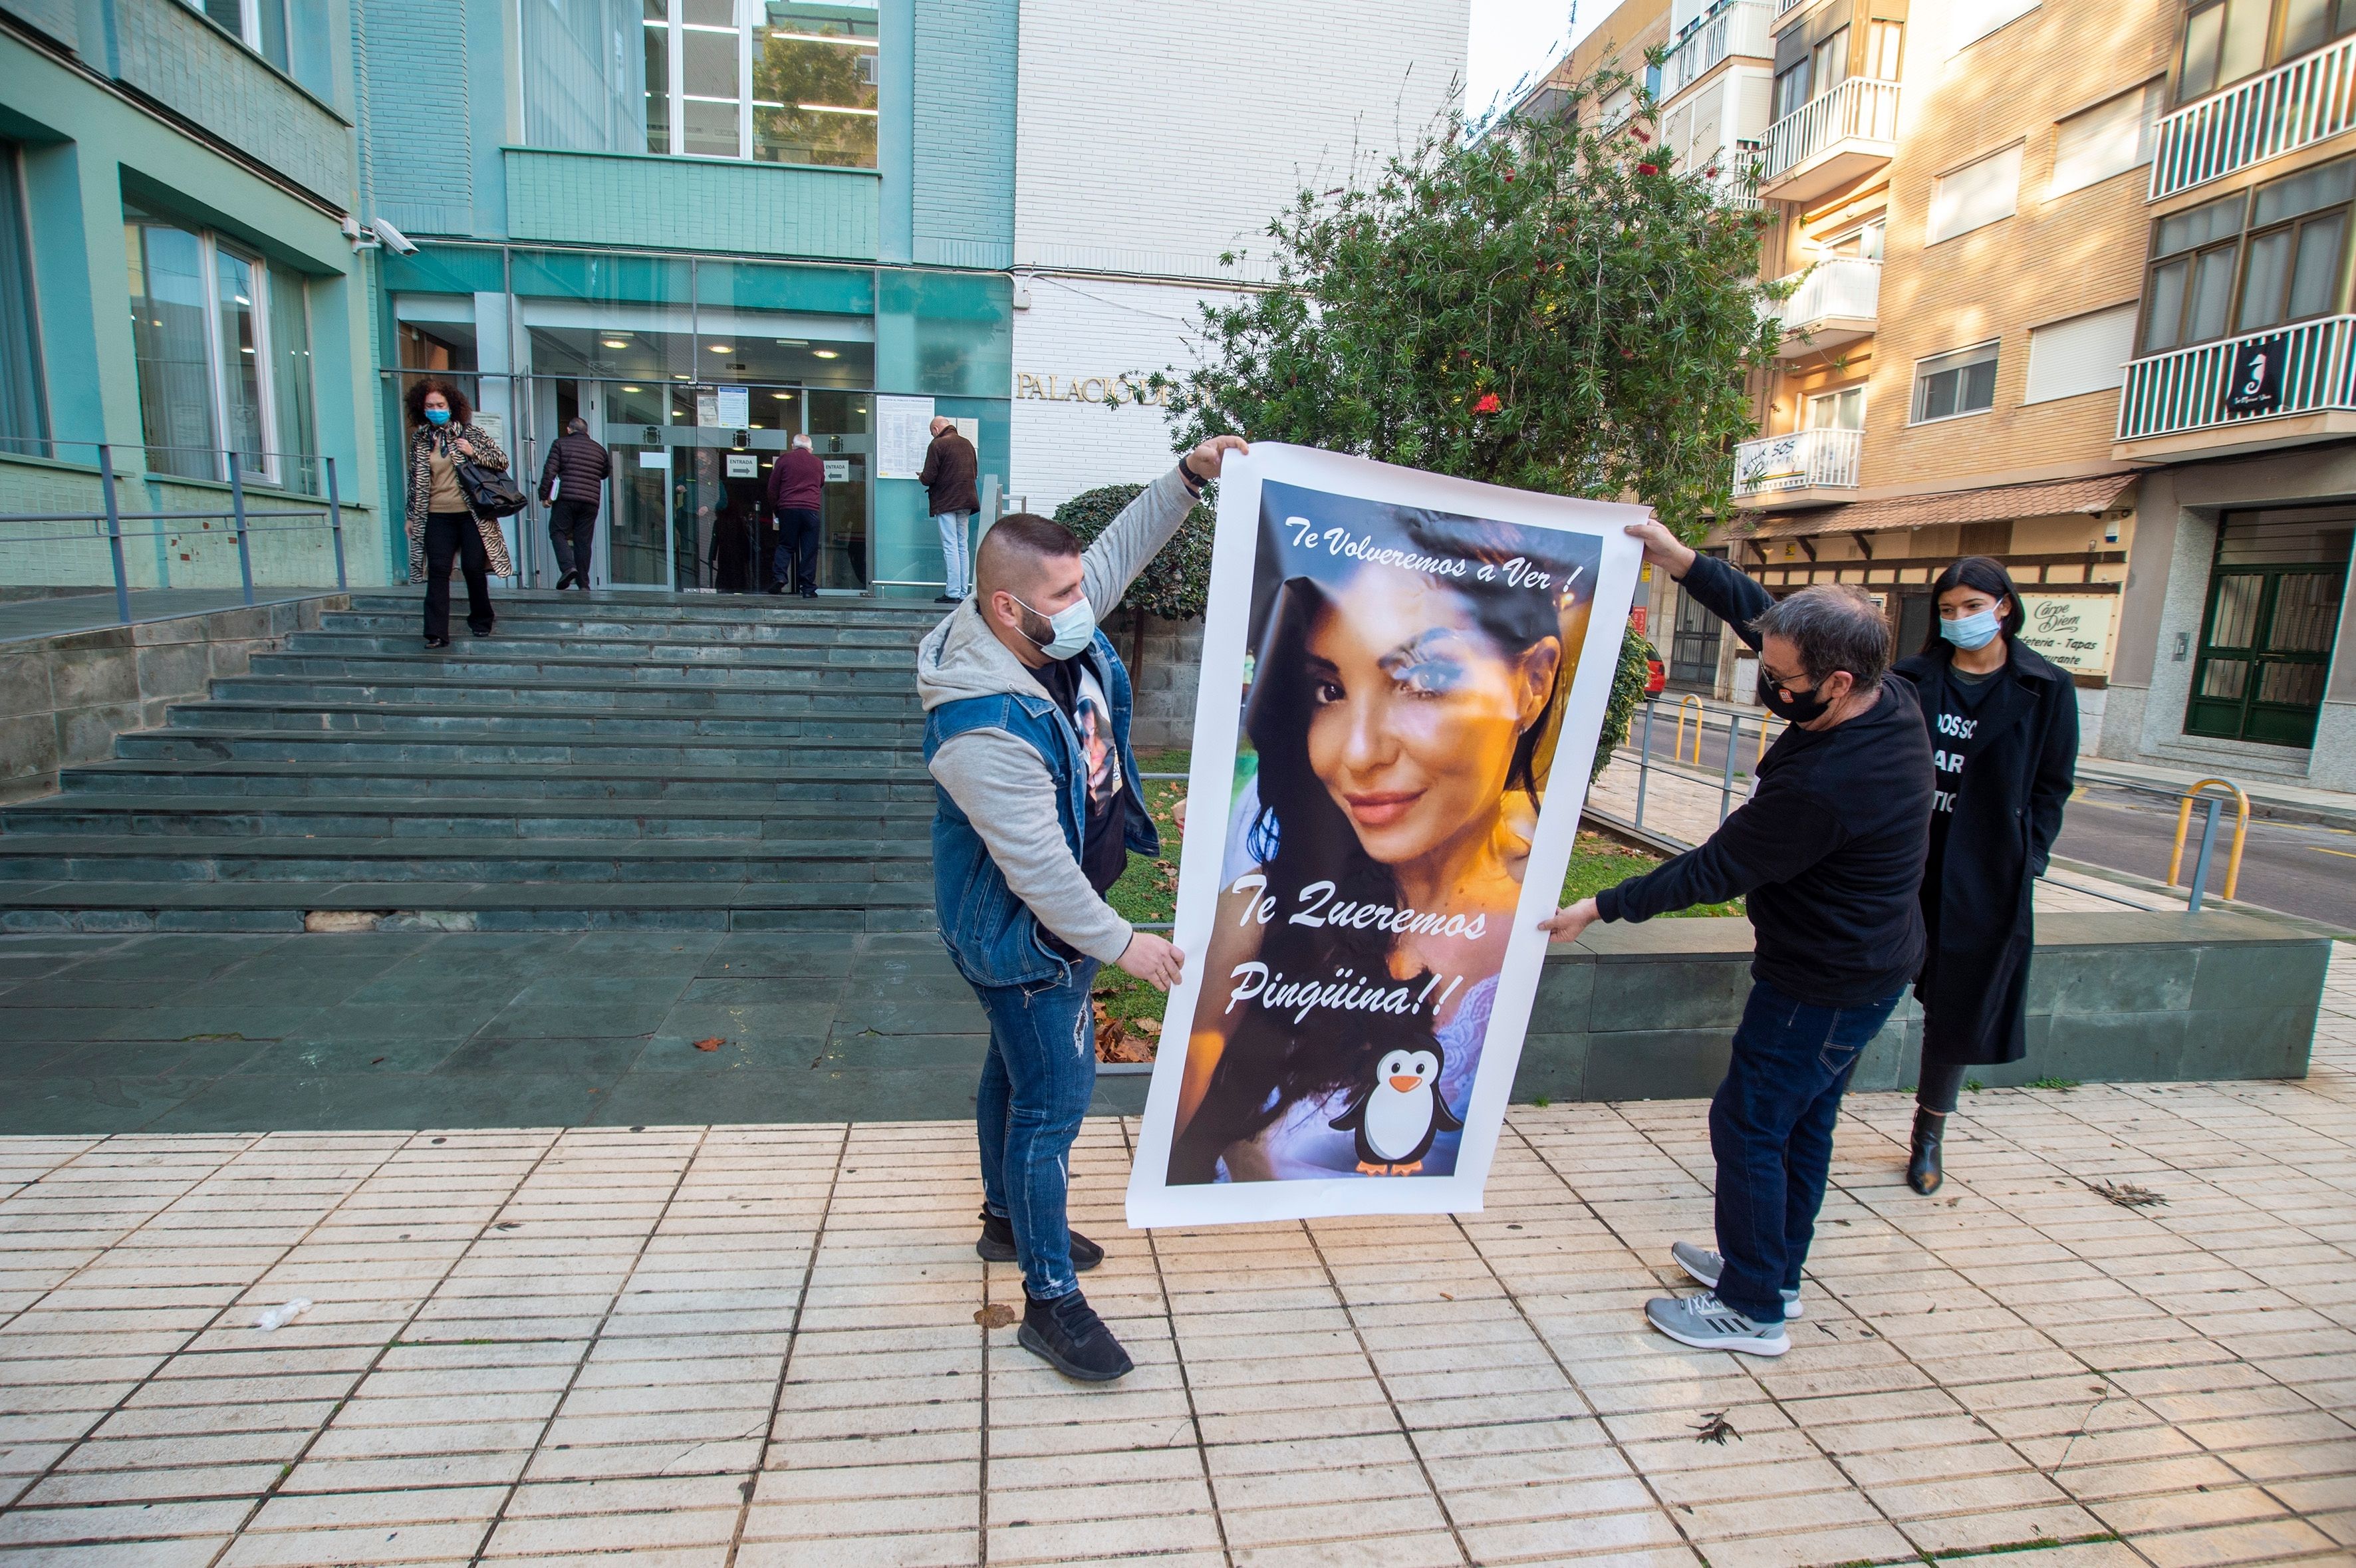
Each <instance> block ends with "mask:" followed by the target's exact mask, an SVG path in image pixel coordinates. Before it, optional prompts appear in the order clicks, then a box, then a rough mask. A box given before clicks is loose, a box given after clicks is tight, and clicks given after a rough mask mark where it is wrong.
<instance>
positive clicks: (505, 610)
mask: <svg viewBox="0 0 2356 1568" xmlns="http://www.w3.org/2000/svg"><path fill="white" fill-rule="evenodd" d="M492 604H493V608H494V609H495V610H496V612H497V613H498V617H499V618H501V619H506V618H515V619H517V620H539V619H548V620H572V621H595V622H604V623H607V624H623V623H627V624H632V625H640V626H651V625H656V624H661V625H668V626H679V627H752V626H767V627H792V626H801V627H810V628H817V629H819V630H822V631H865V632H884V633H894V634H897V633H905V632H910V631H916V633H917V634H918V635H922V632H923V631H926V630H930V629H931V628H933V627H935V626H937V625H939V624H940V619H941V617H942V616H944V615H946V614H947V613H948V606H946V605H934V604H930V603H916V604H911V605H909V606H906V607H900V606H897V605H878V604H875V603H873V601H867V602H862V601H860V600H857V599H846V598H825V599H820V600H819V601H818V602H817V603H816V604H812V603H810V602H809V600H807V599H795V598H793V597H791V596H779V595H769V594H757V595H741V596H738V595H729V596H712V597H709V598H706V597H704V596H700V595H699V596H684V595H680V596H660V595H650V596H643V597H641V596H634V595H629V594H621V593H616V594H606V593H595V594H578V593H572V592H566V593H562V594H553V593H538V592H533V591H530V590H526V591H524V592H522V593H504V594H502V593H495V594H494V595H493V596H492ZM423 612H424V594H423V589H417V590H412V592H410V593H405V594H391V593H383V592H377V591H371V590H368V589H360V590H358V591H355V592H354V593H353V595H352V602H351V607H350V608H348V609H345V610H337V611H335V612H333V613H335V614H337V615H369V616H391V617H397V618H404V619H405V623H406V624H407V625H409V626H411V627H412V628H413V627H418V626H421V625H422V624H423Z"/></svg>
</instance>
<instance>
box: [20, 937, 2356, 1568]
mask: <svg viewBox="0 0 2356 1568" xmlns="http://www.w3.org/2000/svg"><path fill="white" fill-rule="evenodd" d="M2326 1005H2327V1009H2328V1011H2327V1014H2326V1017H2325V1025H2324V1029H2323V1031H2322V1033H2321V1035H2320V1036H2319V1039H2318V1041H2317V1048H2316V1065H2315V1071H2314V1076H2313V1077H2312V1078H2310V1079H2308V1080H2307V1081H2306V1082H2305V1083H2243V1084H2231V1085H2223V1086H2215V1087H2211V1086H2205V1085H2141V1086H2129V1087H2118V1088H2099V1089H2096V1088H2089V1089H2079V1090H2066V1091H2038V1090H2014V1091H2005V1092H1989V1093H1985V1094H1980V1095H1976V1096H1971V1097H1968V1098H1967V1101H1966V1104H1965V1109H1964V1111H1963V1112H1961V1113H1960V1115H1959V1118H1958V1121H1957V1124H1956V1129H1955V1132H1954V1136H1953V1139H1952V1143H1953V1144H1954V1161H1953V1165H1954V1175H1953V1176H1952V1177H1951V1179H1950V1185H1949V1187H1948V1188H1947V1190H1946V1191H1945V1192H1944V1193H1942V1194H1941V1195H1940V1196H1939V1197H1936V1198H1934V1199H1931V1200H1924V1199H1921V1198H1917V1197H1913V1196H1912V1194H1910V1193H1908V1192H1907V1191H1906V1190H1905V1188H1904V1187H1902V1185H1901V1182H1900V1179H1899V1164H1900V1160H1901V1150H1902V1143H1901V1139H1902V1137H1903V1134H1904V1129H1905V1122H1906V1117H1907V1113H1908V1112H1907V1106H1906V1102H1905V1101H1903V1100H1902V1099H1901V1098H1900V1097H1896V1096H1886V1095H1885V1096H1860V1097H1858V1098H1857V1099H1856V1100H1854V1101H1852V1102H1851V1105H1850V1114H1849V1115H1848V1116H1847V1118H1846V1119H1845V1121H1844V1122H1843V1124H1842V1127H1841V1131H1840V1144H1839V1151H1838V1156H1837V1168H1836V1172H1835V1176H1836V1187H1835V1190H1834V1192H1833V1193H1832V1195H1831V1197H1830V1199H1829V1201H1828V1203H1827V1205H1826V1213H1825V1220H1824V1223H1823V1225H1822V1227H1821V1230H1820V1242H1819V1245H1818V1248H1817V1251H1816V1253H1815V1258H1814V1260H1813V1273H1812V1277H1811V1279H1810V1281H1809V1283H1808V1288H1807V1316H1806V1318H1805V1320H1804V1322H1803V1323H1802V1324H1801V1325H1799V1326H1797V1328H1796V1332H1795V1335H1794V1349H1793V1351H1792V1353H1791V1354H1790V1355H1789V1356H1787V1357H1785V1358H1783V1359H1781V1360H1779V1361H1772V1362H1764V1361H1753V1360H1748V1359H1740V1358H1730V1357H1726V1356H1719V1355H1708V1354H1702V1353H1698V1352H1689V1351H1684V1350H1680V1349H1678V1348H1675V1347H1673V1346H1671V1345H1669V1344H1667V1343H1666V1342H1665V1341H1663V1340H1661V1339H1659V1338H1657V1337H1653V1336H1651V1335H1649V1334H1647V1333H1646V1332H1645V1331H1644V1329H1643V1327H1642V1326H1641V1323H1640V1320H1639V1318H1638V1316H1637V1312H1638V1304H1639V1303H1640V1302H1641V1300H1642V1299H1643V1298H1644V1295H1646V1294H1650V1293H1652V1292H1654V1291H1655V1290H1656V1289H1657V1288H1658V1287H1659V1286H1660V1285H1661V1284H1663V1283H1668V1282H1669V1273H1668V1271H1667V1270H1666V1269H1665V1266H1664V1265H1665V1256H1666V1250H1667V1246H1668V1243H1669V1241H1670V1240H1672V1239H1673V1238H1675V1237H1676V1236H1679V1235H1693V1236H1700V1235H1706V1234H1707V1233H1708V1223H1709V1221H1708V1214H1709V1204H1708V1179H1709V1160H1708V1150H1707V1143H1706V1133H1705V1129H1704V1126H1703V1122H1702V1115H1701V1106H1700V1105H1699V1104H1698V1103H1697V1102H1691V1101H1652V1102H1646V1103H1642V1104H1632V1105H1623V1106H1607V1105H1580V1106H1571V1107H1560V1108H1555V1109H1535V1108H1530V1107H1521V1108H1516V1109H1515V1112H1514V1113H1513V1116H1512V1120H1511V1122H1510V1124H1509V1129H1508V1133H1507V1135H1506V1138H1505V1146H1504V1149H1503V1153H1502V1155H1501V1158H1500V1160H1499V1164H1498V1167H1497V1170H1496V1173H1495V1175H1494V1176H1493V1178H1492V1180H1491V1183H1490V1192H1489V1197H1490V1208H1488V1210H1487V1211H1486V1212H1485V1213H1483V1214H1479V1215H1468V1216H1465V1217H1463V1218H1462V1219H1362V1220H1348V1221H1338V1220H1337V1221H1320V1222H1317V1223H1314V1224H1311V1225H1296V1224H1288V1225H1267V1226H1258V1227H1246V1228H1237V1229H1229V1230H1216V1231H1207V1232H1201V1233H1189V1232H1183V1231H1175V1230H1164V1231H1161V1232H1157V1233H1153V1234H1151V1235H1146V1234H1136V1233H1130V1232H1129V1231H1126V1230H1123V1229H1122V1227H1121V1225H1120V1222H1119V1198H1120V1189H1121V1184H1122V1181H1123V1178H1124V1176H1125V1173H1126V1169H1127V1165H1128V1148H1129V1140H1130V1137H1131V1136H1132V1133H1133V1128H1132V1126H1131V1124H1130V1123H1128V1122H1121V1121H1117V1120H1098V1121H1094V1122H1090V1123H1089V1125H1088V1128H1087V1133H1086V1134H1085V1137H1084V1142H1083V1144H1082V1145H1081V1147H1080V1149H1079V1151H1078V1153H1077V1155H1076V1161H1075V1176H1076V1182H1077V1187H1078V1193H1079V1197H1080V1205H1079V1210H1078V1215H1077V1218H1078V1220H1079V1223H1080V1225H1081V1227H1082V1228H1083V1229H1087V1230H1094V1231H1095V1232H1096V1233H1097V1234H1098V1236H1099V1237H1101V1238H1103V1239H1104V1240H1108V1242H1109V1243H1110V1253H1111V1255H1110V1257H1109V1259H1108V1262H1107V1263H1106V1264H1105V1266H1104V1268H1103V1269H1102V1270H1101V1271H1099V1272H1098V1273H1096V1274H1094V1275H1092V1276H1090V1278H1089V1280H1088V1285H1089V1290H1090V1294H1091V1297H1092V1299H1094V1300H1095V1301H1096V1302H1097V1303H1098V1305H1099V1306H1100V1307H1102V1308H1103V1309H1104V1310H1105V1311H1106V1313H1107V1314H1108V1316H1110V1317H1111V1318H1112V1319H1113V1320H1114V1322H1115V1323H1116V1325H1117V1326H1118V1327H1119V1329H1120V1331H1121V1332H1122V1334H1123V1336H1124V1337H1125V1338H1126V1339H1127V1340H1128V1342H1129V1344H1130V1347H1131V1348H1132V1350H1133V1352H1134V1353H1135V1355H1136V1357H1137V1359H1138V1361H1139V1363H1140V1364H1139V1369H1138V1370H1137V1372H1136V1373H1135V1374H1133V1375H1132V1376H1131V1377H1130V1379H1128V1380H1126V1381H1125V1382H1123V1383H1121V1384H1119V1385H1117V1386H1114V1387H1110V1388H1081V1387H1077V1386H1075V1385H1072V1384H1068V1383H1066V1382H1065V1381H1063V1380H1060V1379H1059V1378H1057V1377H1056V1376H1055V1374H1054V1373H1053V1372H1051V1371H1049V1370H1047V1369H1045V1368H1044V1366H1043V1365H1041V1364H1040V1363H1039V1362H1037V1361H1035V1360H1033V1359H1032V1358H1031V1357H1030V1356H1029V1355H1027V1354H1025V1353H1024V1352H1023V1351H1022V1350H1021V1349H1020V1348H1016V1347H1015V1346H1014V1344H1013V1342H1012V1330H1011V1329H1003V1328H1001V1329H987V1328H984V1327H982V1326H978V1325H977V1322H976V1314H977V1312H979V1311H980V1309H982V1308H984V1307H985V1306H988V1305H998V1304H1003V1303H1008V1302H1010V1301H1013V1300H1015V1299H1016V1298H1017V1297H1018V1294H1019V1291H1020V1284H1019V1282H1018V1280H1017V1278H1016V1276H1015V1274H1014V1273H1013V1271H1012V1269H1011V1268H1008V1267H1003V1266H992V1267H987V1268H986V1267H985V1266H984V1265H982V1264H981V1263H980V1262H977V1261H976V1260H975V1259H974V1257H973V1254H972V1251H971V1240H972V1234H973V1227H972V1223H971V1215H972V1213H973V1210H974V1207H975V1200H976V1181H975V1177H974V1176H973V1168H972V1160H971V1155H970V1151H969V1147H968V1144H967V1142H966V1138H965V1136H964V1134H963V1132H962V1130H961V1129H959V1128H958V1127H957V1126H955V1125H954V1124H948V1123H932V1124H922V1123H898V1124H888V1123H857V1124H849V1125H844V1124H836V1125H800V1126H766V1127H762V1126H724V1127H697V1126H691V1127H667V1126H647V1127H644V1128H638V1127H627V1128H625V1127H610V1128H580V1129H575V1130H573V1131H570V1132H566V1133H562V1134H558V1133H545V1132H530V1131H506V1132H500V1131H477V1132H456V1131H454V1132H449V1133H360V1132H354V1133H273V1134H269V1135H264V1136H240V1137H231V1136H209V1135H182V1136H168V1135H160V1134H153V1133H146V1134H124V1135H119V1136H114V1137H108V1138H91V1137H70V1138H69V1137H56V1138H37V1137H19V1138H14V1139H8V1140H5V1141H0V1160H5V1163H6V1165H8V1166H9V1167H10V1168H9V1169H8V1170H7V1171H6V1172H5V1179H6V1180H7V1181H8V1182H9V1183H11V1184H21V1185H13V1186H12V1189H11V1190H8V1191H7V1192H6V1196H5V1197H0V1248H5V1254H0V1255H4V1256H5V1264H0V1267H5V1273H0V1461H5V1464H0V1469H5V1475H6V1477H8V1478H7V1479H6V1480H5V1481H0V1498H5V1499H7V1503H6V1508H5V1513H0V1552H5V1553H6V1554H7V1555H8V1556H9V1559H10V1561H11V1562H18V1561H21V1562H25V1563H45V1564H46V1563H135V1564H140V1565H142V1568H146V1565H156V1568H169V1565H176V1564H180V1563H188V1564H215V1563H218V1564H221V1565H222V1568H230V1565H244V1564H262V1563H295V1564H320V1563H387V1564H389V1563H426V1562H434V1563H455V1562H468V1561H497V1562H499V1563H530V1562H543V1563H544V1562H554V1561H579V1560H581V1559H583V1558H584V1557H587V1556H590V1555H592V1554H595V1553H601V1552H604V1553H618V1552H629V1553H631V1556H630V1561H631V1562H632V1563H634V1564H636V1563H647V1564H655V1565H662V1568H669V1565H675V1564H676V1565H684V1564H706V1563H709V1564H721V1563H738V1564H744V1565H747V1568H750V1565H754V1564H769V1563H790V1564H804V1563H810V1564H826V1565H830V1568H831V1565H834V1564H845V1565H860V1564H933V1563H939V1564H965V1563H983V1562H987V1563H994V1564H1013V1563H1082V1562H1094V1561H1099V1560H1111V1559H1116V1558H1132V1559H1141V1560H1149V1561H1150V1562H1151V1563H1152V1564H1155V1565H1157V1568H1179V1565H1182V1564H1183V1565H1185V1568H1194V1565H1196V1564H1201V1565H1205V1568H1208V1565H1211V1564H1222V1565H1226V1564H1250V1565H1255V1568H1257V1565H1274V1564H1291V1563H1303V1564H1306V1563H1332V1564H1346V1565H1356V1564H1420V1563H1517V1562H1546V1563H1554V1562H1565V1561H1572V1560H1579V1561H1586V1560H1590V1559H1592V1560H1599V1561H1619V1562H1642V1563H1698V1562H1701V1561H1705V1560H1706V1561H1707V1562H1708V1563H1709V1564H1711V1565H1712V1568H1737V1565H1740V1564H1747V1563H1859V1562H1899V1561H1907V1562H1911V1561H1916V1560H1920V1559H1923V1558H1938V1559H1941V1560H1944V1559H1946V1558H1947V1557H1948V1556H1949V1555H1950V1554H1953V1556H1954V1558H1955V1559H1957V1560H1962V1561H1969V1560H1972V1559H1973V1558H1975V1557H1976V1556H1978V1555H1979V1554H1981V1553H1986V1552H1996V1550H1997V1549H1999V1548H2003V1549H2017V1548H2021V1547H2023V1546H2024V1544H2025V1543H2031V1542H2054V1543H2057V1544H2053V1545H2051V1546H2045V1547H2042V1548H2041V1549H2036V1550H2027V1551H2018V1552H2015V1551H2010V1550H2008V1551H2007V1552H2004V1553H2002V1554H1999V1555H1990V1556H1987V1557H1986V1558H1985V1559H1984V1561H1985V1562H1987V1563H1988V1564H1990V1565H1991V1568H1999V1565H2002V1564H2016V1563H2017V1564H2024V1565H2035V1568H2044V1565H2047V1564H2052V1565H2057V1568H2058V1565H2061V1564H2071V1565H2073V1568H2075V1565H2107V1564H2113V1563H2116V1564H2123V1565H2124V1564H2135V1563H2144V1564H2160V1565H2175V1564H2195V1563H2228V1562H2267V1563H2278V1562H2289V1561H2300V1562H2305V1561H2315V1562H2326V1561H2340V1562H2348V1561H2351V1560H2356V1551H2351V1549H2356V1332H2351V1329H2352V1328H2356V1267H2351V1263H2356V1079H2351V1070H2356V956H2352V955H2351V954H2350V953H2349V951H2348V950H2346V949H2343V950H2342V955H2341V957H2340V960H2339V961H2338V963H2337V964H2336V966H2335V968H2334V971H2333V974H2332V983H2331V987H2330V991H2329V995H2328V997H2327V999H2326ZM2095 1183H2102V1184H2107V1185H2108V1186H2109V1187H2111V1189H2112V1190H2113V1191H2114V1192H2116V1193H2118V1194H2120V1195H2122V1196H2125V1197H2135V1196H2136V1191H2137V1190H2138V1189H2139V1190H2140V1191H2141V1192H2142V1193H2146V1194H2149V1195H2153V1196H2155V1197H2158V1198H2159V1199H2163V1200H2164V1201H2160V1202H2156V1203H2153V1204H2149V1205H2146V1206H2141V1207H2127V1206H2121V1205H2118V1204H2115V1203H2114V1202H2113V1201H2111V1200H2110V1199H2108V1198H2106V1197H2104V1196H2103V1194H2102V1193H2100V1192H2098V1191H2097V1190H2095V1189H2094V1186H2092V1185H2090V1184H2095ZM297 1296H300V1297H306V1298H309V1299H311V1300H312V1301H314V1302H315V1303H316V1305H314V1306H313V1307H312V1308H311V1309H310V1310H309V1311H308V1312H307V1313H305V1314H304V1315H303V1316H300V1317H298V1318H296V1319H295V1321H294V1322H293V1323H292V1324H291V1325H290V1326H286V1327H284V1328H280V1329H278V1330H276V1331H274V1332H271V1331H264V1330H262V1329H259V1328H257V1327H255V1326H253V1321H254V1317H255V1315H256V1314H257V1313H258V1312H259V1311H260V1310H261V1309H262V1307H264V1306H267V1305H273V1304H278V1303H284V1302H285V1301H287V1300H289V1299H290V1298H293V1297H297ZM1705 1429H1708V1430H1715V1431H1718V1432H1719V1433H1720V1434H1721V1435H1722V1437H1723V1441H1720V1442H1709V1441H1705V1440H1704V1432H1705Z"/></svg>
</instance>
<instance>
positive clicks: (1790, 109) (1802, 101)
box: [1775, 55, 1811, 120]
mask: <svg viewBox="0 0 2356 1568" xmlns="http://www.w3.org/2000/svg"><path fill="white" fill-rule="evenodd" d="M1810 70H1811V62H1810V61H1809V59H1808V57H1807V56H1805V55H1803V56H1801V57H1800V59H1799V61H1798V63H1796V64H1794V66H1792V67H1791V68H1790V69H1789V70H1780V71H1777V72H1776V73H1775V118H1776V119H1778V120H1781V119H1783V118H1784V117H1785V116H1786V115H1790V114H1796V113H1799V112H1800V111H1801V110H1803V109H1804V108H1806V107H1807V104H1808V77H1809V73H1810Z"/></svg>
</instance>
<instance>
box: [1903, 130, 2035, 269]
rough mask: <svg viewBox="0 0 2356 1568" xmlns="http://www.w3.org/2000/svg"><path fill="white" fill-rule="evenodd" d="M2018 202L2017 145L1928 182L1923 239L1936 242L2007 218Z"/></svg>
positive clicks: (2018, 162)
mask: <svg viewBox="0 0 2356 1568" xmlns="http://www.w3.org/2000/svg"><path fill="white" fill-rule="evenodd" d="M2019 201H2020V144H2019V143H2018V142H2015V143H2014V144H2013V145H2011V146H2008V147H2006V148H2004V149H2003V150H2001V151H1999V152H1994V153H1990V154H1989V155H1988V156H1986V157H1984V158H1980V159H1978V160H1976V162H1973V163H1968V164H1965V166H1963V167H1961V168H1959V169H1956V170H1954V172H1953V173H1950V174H1944V175H1941V176H1939V177H1937V178H1936V179H1933V181H1932V182H1931V217H1930V224H1929V228H1928V231H1927V232H1926V233H1925V235H1924V240H1925V242H1927V243H1929V244H1933V245H1935V244H1937V243H1938V242H1940V241H1942V240H1952V239H1954V237H1955V236H1956V235H1958V234H1967V233H1969V232H1971V231H1973V230H1975V229H1982V228H1986V227H1987V225H1988V224H1990V223H1994V222H1997V221H1999V220H2003V219H2006V218H2009V217H2011V216H2012V215H2013V212H2014V211H2015V210H2016V209H2018V207H2019Z"/></svg>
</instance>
